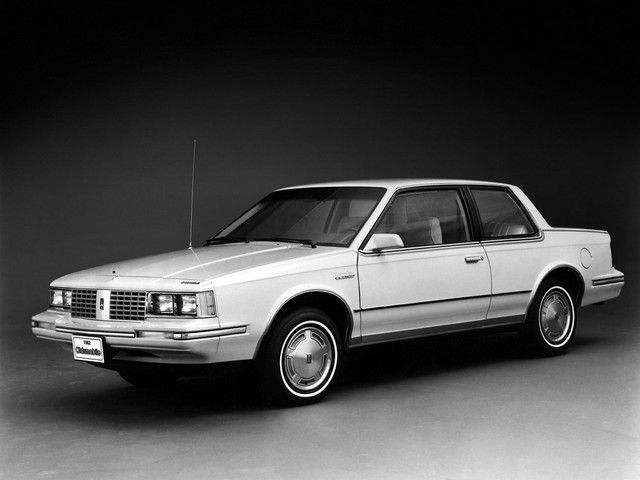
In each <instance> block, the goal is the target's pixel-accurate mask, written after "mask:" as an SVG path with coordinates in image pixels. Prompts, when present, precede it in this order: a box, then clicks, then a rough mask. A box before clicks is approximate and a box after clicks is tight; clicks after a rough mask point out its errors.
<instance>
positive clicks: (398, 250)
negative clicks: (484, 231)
mask: <svg viewBox="0 0 640 480" xmlns="http://www.w3.org/2000/svg"><path fill="white" fill-rule="evenodd" d="M471 246H478V247H479V246H480V242H478V241H471V242H460V243H446V244H437V245H420V246H418V247H399V248H389V249H387V250H381V251H379V252H367V251H366V250H358V253H361V254H362V255H368V256H375V255H384V254H387V253H410V252H421V251H423V250H440V249H442V250H444V249H454V248H465V247H471Z"/></svg>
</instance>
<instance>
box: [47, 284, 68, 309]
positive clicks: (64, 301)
mask: <svg viewBox="0 0 640 480" xmlns="http://www.w3.org/2000/svg"><path fill="white" fill-rule="evenodd" d="M49 306H50V307H54V308H64V309H68V308H71V290H64V289H62V288H52V289H50V290H49Z"/></svg>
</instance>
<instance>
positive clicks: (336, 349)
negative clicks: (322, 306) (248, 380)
mask: <svg viewBox="0 0 640 480" xmlns="http://www.w3.org/2000/svg"><path fill="white" fill-rule="evenodd" d="M339 338H340V336H339V334H338V330H337V328H336V326H335V324H334V323H333V321H332V320H331V318H329V316H328V315H327V314H326V313H324V312H322V311H320V310H317V309H315V308H303V309H299V310H296V311H294V312H292V313H290V314H288V315H287V316H286V317H285V318H283V319H282V321H281V322H280V323H279V324H278V325H276V327H275V330H274V331H273V332H272V334H271V335H270V336H269V337H268V338H267V339H266V341H267V344H266V346H265V349H264V352H263V354H262V355H261V356H260V358H259V362H260V363H259V369H260V384H261V390H262V394H263V397H264V400H266V401H267V402H268V403H272V404H277V405H306V404H310V403H313V402H316V401H318V400H320V399H321V398H322V397H324V395H326V393H327V391H328V389H329V388H330V386H331V384H332V381H333V378H334V377H335V373H336V371H337V369H338V365H339V363H340V362H341V360H342V349H341V342H340V341H339Z"/></svg>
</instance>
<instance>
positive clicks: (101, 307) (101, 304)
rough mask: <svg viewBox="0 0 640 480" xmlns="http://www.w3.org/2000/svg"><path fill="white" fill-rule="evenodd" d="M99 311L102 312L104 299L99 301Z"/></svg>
mask: <svg viewBox="0 0 640 480" xmlns="http://www.w3.org/2000/svg"><path fill="white" fill-rule="evenodd" d="M100 310H104V298H101V299H100Z"/></svg>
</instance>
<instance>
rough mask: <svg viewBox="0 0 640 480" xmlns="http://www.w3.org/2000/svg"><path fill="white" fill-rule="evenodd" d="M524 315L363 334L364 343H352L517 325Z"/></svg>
mask: <svg viewBox="0 0 640 480" xmlns="http://www.w3.org/2000/svg"><path fill="white" fill-rule="evenodd" d="M524 318H525V316H524V315H514V316H509V317H498V318H489V319H486V320H476V321H473V322H464V323H455V324H452V325H438V326H433V327H424V328H415V329H412V330H400V331H397V332H389V333H376V334H373V335H363V336H362V340H361V342H362V343H355V342H354V343H352V344H351V345H352V346H355V345H370V344H372V343H382V342H389V341H393V340H401V339H410V338H420V337H430V336H432V335H441V334H446V333H456V332H464V331H467V330H480V329H483V328H492V327H502V326H507V325H517V324H520V323H522V322H524Z"/></svg>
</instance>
